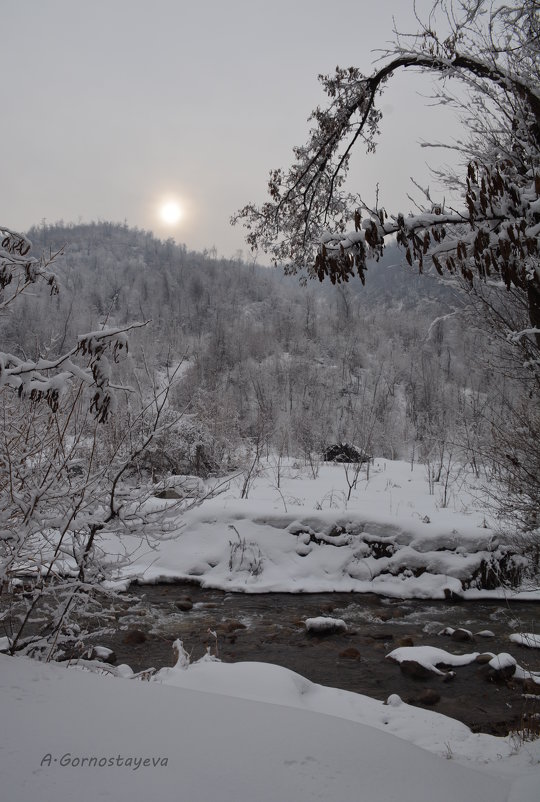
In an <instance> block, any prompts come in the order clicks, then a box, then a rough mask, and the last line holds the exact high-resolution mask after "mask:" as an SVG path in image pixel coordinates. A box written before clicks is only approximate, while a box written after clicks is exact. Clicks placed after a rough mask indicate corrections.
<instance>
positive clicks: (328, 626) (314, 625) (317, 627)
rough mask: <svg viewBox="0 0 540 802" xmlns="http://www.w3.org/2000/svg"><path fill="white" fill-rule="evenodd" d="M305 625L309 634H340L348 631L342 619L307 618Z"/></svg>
mask: <svg viewBox="0 0 540 802" xmlns="http://www.w3.org/2000/svg"><path fill="white" fill-rule="evenodd" d="M305 623H306V629H307V631H308V632H338V631H339V630H346V629H347V624H346V623H345V621H343V619H342V618H330V617H329V616H323V615H320V616H317V617H316V618H307V619H306V622H305Z"/></svg>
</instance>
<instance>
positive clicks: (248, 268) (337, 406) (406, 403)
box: [1, 223, 504, 473]
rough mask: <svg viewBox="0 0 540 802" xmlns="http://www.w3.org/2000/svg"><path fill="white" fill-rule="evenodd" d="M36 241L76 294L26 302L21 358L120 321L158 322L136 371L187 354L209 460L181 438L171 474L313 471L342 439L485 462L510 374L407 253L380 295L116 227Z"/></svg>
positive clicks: (407, 454) (194, 420)
mask: <svg viewBox="0 0 540 802" xmlns="http://www.w3.org/2000/svg"><path fill="white" fill-rule="evenodd" d="M29 237H30V239H31V240H32V243H33V253H35V254H39V252H46V253H49V252H55V251H57V250H59V249H61V248H63V250H64V256H63V257H62V258H61V259H59V260H57V262H56V263H55V269H56V270H57V272H58V278H59V283H60V287H61V291H60V293H59V295H57V296H54V297H52V298H51V297H50V296H49V295H48V294H47V292H46V291H42V292H41V294H39V295H34V296H32V297H30V296H28V295H25V296H24V297H23V298H21V301H20V304H19V307H18V309H17V313H16V314H14V315H11V316H9V317H5V318H4V319H3V320H2V322H1V326H2V338H3V341H4V343H5V346H6V347H7V348H8V349H9V350H11V351H12V352H14V353H19V354H21V355H23V356H27V357H28V358H35V357H36V356H38V355H41V356H49V357H50V356H51V355H53V354H55V353H59V352H61V351H62V349H63V348H65V346H66V344H69V343H71V342H73V341H74V339H76V336H77V334H78V333H81V332H85V331H92V330H94V329H96V328H99V327H100V325H102V324H104V323H106V324H107V325H108V326H116V325H124V324H126V323H129V322H133V321H139V322H143V321H150V322H149V324H148V326H146V327H145V328H144V329H143V330H142V331H141V332H140V333H139V334H138V335H137V336H135V337H132V340H133V350H132V356H133V358H134V360H135V363H136V364H137V365H140V364H141V362H142V359H143V353H144V358H145V359H146V362H147V364H148V365H151V366H152V367H153V368H154V369H156V370H158V371H159V370H161V371H164V370H165V369H166V368H167V366H171V365H175V364H177V363H178V362H179V361H181V360H182V359H183V360H184V364H183V365H182V378H181V381H180V382H179V384H178V386H177V388H176V393H175V397H174V403H175V405H176V406H177V407H178V408H179V409H185V410H186V416H185V418H184V421H185V425H186V426H188V428H189V429H190V432H191V434H190V437H189V438H188V439H189V441H190V446H189V449H191V453H192V455H193V453H195V451H196V452H197V454H198V458H197V459H196V460H195V461H194V460H193V459H191V461H190V459H187V464H186V460H183V459H182V454H181V451H182V448H188V446H187V445H186V444H185V443H184V445H183V446H181V447H180V446H178V447H176V446H175V444H174V443H173V442H172V440H169V442H168V443H167V444H163V443H162V444H161V446H160V447H161V448H162V449H164V451H165V452H167V455H168V456H167V459H165V461H164V464H163V465H161V466H159V465H158V466H154V467H157V468H158V469H159V468H160V467H161V470H167V469H168V470H173V471H174V470H180V469H183V470H186V469H187V468H189V469H190V470H191V471H193V472H197V471H198V472H202V473H204V472H209V471H212V470H218V469H219V468H220V467H224V466H229V465H232V464H238V463H239V462H241V461H242V459H249V455H250V454H251V453H252V452H253V453H255V454H257V453H263V451H268V449H272V450H273V451H274V452H276V453H277V454H282V455H283V454H288V455H294V456H298V457H303V458H304V459H306V460H308V461H311V462H312V461H314V460H315V461H316V460H317V459H319V458H320V455H321V454H322V452H323V451H324V448H325V447H326V446H327V445H328V444H331V443H333V442H339V441H349V442H353V443H355V444H356V445H357V446H359V447H360V448H362V449H364V450H365V451H366V452H368V453H370V454H374V455H377V456H384V457H388V458H406V459H409V458H412V459H421V460H426V459H428V460H430V461H435V462H437V461H439V462H440V461H441V460H442V459H443V458H444V456H443V455H444V454H445V453H446V458H448V453H449V451H450V452H452V453H453V455H454V459H455V458H456V456H457V453H458V451H459V453H460V456H461V457H462V458H463V457H464V458H465V459H466V460H472V461H473V462H474V463H476V462H477V461H478V459H479V456H478V453H476V454H475V455H474V454H473V447H477V446H478V444H479V443H482V442H483V441H484V440H485V439H486V438H487V437H488V434H489V418H490V414H489V412H488V406H489V405H490V404H500V403H501V402H502V398H503V395H504V388H501V380H500V377H499V378H497V382H496V384H497V392H496V393H495V390H494V381H493V377H492V376H491V372H490V367H489V361H487V362H486V361H484V364H483V365H482V366H480V365H479V364H478V363H477V362H476V361H475V359H474V354H475V353H477V352H478V351H479V350H480V349H479V346H480V340H479V334H478V332H475V331H473V330H469V329H467V328H466V327H464V326H463V322H462V320H461V317H460V306H461V300H460V299H459V298H458V297H457V296H456V295H455V293H454V291H453V290H450V289H448V288H447V287H445V286H444V285H440V284H438V283H437V281H436V280H435V279H434V278H433V277H431V276H419V275H417V273H415V271H414V270H413V269H412V268H410V267H408V266H407V265H406V264H403V263H402V253H401V252H400V251H399V249H398V248H397V247H391V248H388V249H387V251H386V253H385V255H384V259H383V260H381V262H379V263H375V262H373V263H371V264H370V265H369V270H368V280H367V283H366V286H365V287H362V285H361V284H360V281H359V280H358V279H357V280H353V281H351V282H350V283H349V284H345V285H341V286H331V285H328V286H327V285H326V284H325V285H324V286H323V285H320V284H319V283H318V282H308V284H307V285H306V286H300V284H299V283H298V281H297V280H296V279H294V278H290V277H285V276H283V275H282V273H281V271H277V270H273V269H270V268H264V267H260V266H257V265H254V264H246V263H243V262H241V261H239V260H237V261H231V260H224V259H220V258H217V257H216V255H215V254H214V253H204V254H201V253H196V252H192V251H189V250H188V249H187V248H186V247H185V246H184V245H176V244H175V243H174V242H173V241H167V242H162V241H160V240H158V239H156V238H155V237H154V236H153V235H152V234H150V233H148V232H144V231H140V230H133V229H129V228H128V227H127V226H122V225H116V224H111V223H95V224H91V225H70V226H63V225H55V226H45V225H44V226H41V227H36V228H34V229H32V230H31V231H30V232H29ZM482 347H483V346H482ZM501 390H502V391H503V392H502V393H501ZM173 439H174V438H173ZM195 441H196V443H197V448H195V450H194V446H193V444H194V442H195ZM189 449H188V450H189ZM481 450H482V449H480V451H481ZM203 453H204V457H203V456H202V455H203Z"/></svg>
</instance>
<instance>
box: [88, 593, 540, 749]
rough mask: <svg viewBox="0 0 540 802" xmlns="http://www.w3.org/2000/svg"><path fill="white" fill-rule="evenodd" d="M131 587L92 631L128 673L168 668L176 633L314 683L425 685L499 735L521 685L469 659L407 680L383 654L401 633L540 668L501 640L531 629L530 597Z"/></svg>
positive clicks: (384, 692)
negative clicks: (127, 597)
mask: <svg viewBox="0 0 540 802" xmlns="http://www.w3.org/2000/svg"><path fill="white" fill-rule="evenodd" d="M130 592H131V595H132V596H135V598H136V601H135V602H132V603H130V604H127V603H126V605H125V609H124V610H120V611H119V616H118V629H117V630H116V631H115V632H114V633H111V634H110V635H109V636H107V637H101V639H100V643H101V644H102V645H105V646H110V647H111V648H113V649H114V651H115V653H116V655H117V661H118V663H127V664H128V665H130V666H131V668H132V669H133V670H134V671H138V670H142V669H145V668H149V667H151V666H153V667H154V668H161V667H163V666H167V665H173V664H174V658H173V653H172V643H173V641H174V640H175V639H176V638H181V640H182V641H183V643H184V648H185V649H186V650H187V651H188V652H189V653H190V654H191V658H192V660H197V659H198V658H199V657H201V656H202V655H203V654H204V653H205V651H206V649H207V647H210V648H211V651H212V653H213V654H216V652H217V655H218V657H220V658H221V659H222V660H224V661H226V662H235V661H243V660H256V661H261V662H269V663H276V664H278V665H281V666H285V667H286V668H290V669H292V670H293V671H297V672H298V673H299V674H302V675H303V676H305V677H307V678H308V679H310V680H311V681H313V682H317V683H320V684H322V685H329V686H333V687H338V688H344V689H346V690H350V691H355V692H357V693H363V694H367V695H368V696H372V697H374V698H376V699H381V700H384V699H386V698H387V697H388V696H389V695H390V694H391V693H398V694H399V695H400V696H401V697H402V699H404V700H405V701H407V702H410V703H413V704H419V705H420V706H421V705H422V704H423V703H422V701H421V700H422V696H423V694H425V691H426V690H427V689H431V690H433V691H435V692H436V693H437V694H438V695H439V696H440V700H439V701H438V702H436V703H435V704H434V705H432V709H434V710H437V711H438V712H440V713H444V714H446V715H449V716H452V717H454V718H457V719H459V720H461V721H463V722H464V723H466V724H467V725H468V726H470V727H471V728H472V729H473V730H475V731H483V732H491V733H494V734H497V735H502V734H506V733H507V732H508V731H509V730H512V729H515V728H517V727H518V726H519V725H520V722H521V720H522V716H523V714H524V713H526V714H528V713H530V712H531V708H532V707H534V702H531V700H530V698H529V699H527V698H525V697H524V696H523V686H522V684H521V683H519V682H517V681H510V682H509V683H507V684H495V683H493V682H489V681H487V680H486V679H485V678H484V677H483V676H482V675H481V672H480V666H479V665H478V664H476V663H473V664H471V665H468V666H463V667H460V668H456V669H455V672H456V676H455V677H454V678H453V679H452V680H451V681H450V682H443V681H442V679H441V678H440V677H438V676H435V675H433V677H430V678H428V679H427V680H417V679H412V678H410V677H407V676H405V675H404V674H403V673H402V672H401V670H400V668H399V666H398V665H397V664H396V663H394V662H392V661H390V660H386V659H385V656H386V655H387V654H388V653H389V652H390V651H392V649H395V648H397V647H398V646H400V645H406V644H407V643H408V642H407V641H405V642H403V644H402V639H404V638H407V639H409V638H410V639H411V640H412V642H413V643H414V645H415V646H422V645H429V646H436V647H439V648H442V649H445V650H447V651H449V652H451V653H453V654H464V653H468V652H486V651H489V652H495V653H499V652H509V653H510V654H512V655H513V656H514V657H515V658H516V660H517V661H518V663H519V664H520V665H521V666H523V667H524V668H527V669H529V670H533V671H540V650H539V649H527V648H524V647H520V646H517V645H516V644H513V643H511V642H510V641H509V635H510V634H511V633H512V632H516V631H522V632H539V631H540V621H539V617H540V604H537V603H536V604H535V603H533V602H525V603H515V602H514V603H511V604H505V603H504V602H500V601H497V602H493V601H474V602H462V603H458V604H451V603H448V602H443V601H441V602H434V601H419V600H413V601H401V600H394V599H384V598H381V597H379V596H375V595H371V594H351V593H318V594H302V595H299V594H287V593H272V594H242V593H226V592H223V591H218V590H203V589H201V588H200V587H199V586H197V585H193V584H188V583H179V584H168V585H147V586H141V587H135V588H133V587H132V588H131V591H130ZM186 597H189V599H190V600H191V602H192V603H193V608H192V609H191V610H189V611H182V610H179V609H178V607H177V603H180V604H181V603H182V599H185V598H186ZM186 606H189V605H186ZM318 615H331V616H334V617H339V618H342V619H344V620H345V622H346V623H347V626H348V631H347V632H344V633H339V634H334V635H331V636H327V637H313V636H309V635H307V634H306V630H305V626H304V623H303V622H304V620H305V619H306V618H310V617H314V616H318ZM448 626H449V627H453V628H458V627H464V628H466V629H469V630H471V631H472V632H473V633H478V632H479V631H481V630H486V629H487V630H491V631H492V632H493V633H494V635H495V637H494V638H485V637H481V636H479V635H475V638H474V642H465V643H460V642H455V641H452V640H451V639H450V638H449V637H448V636H444V635H439V634H438V633H439V632H440V630H441V629H443V628H444V627H448ZM133 630H138V631H139V632H142V633H143V634H144V637H145V640H144V641H143V642H141V643H129V642H125V640H126V636H127V635H128V634H129V633H130V632H133ZM138 637H139V639H141V638H142V636H141V635H139V636H138ZM136 639H137V636H135V638H133V637H128V638H127V640H128V641H130V640H136ZM355 650H356V651H355Z"/></svg>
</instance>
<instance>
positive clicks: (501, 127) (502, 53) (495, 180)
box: [234, 0, 540, 358]
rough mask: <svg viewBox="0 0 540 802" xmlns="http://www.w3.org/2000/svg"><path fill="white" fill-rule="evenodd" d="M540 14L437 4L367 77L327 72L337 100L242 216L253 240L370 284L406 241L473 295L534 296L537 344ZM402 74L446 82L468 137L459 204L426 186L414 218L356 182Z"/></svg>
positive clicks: (530, 300) (532, 330)
mask: <svg viewBox="0 0 540 802" xmlns="http://www.w3.org/2000/svg"><path fill="white" fill-rule="evenodd" d="M539 8H540V6H539V3H538V0H525V2H523V3H519V4H514V3H510V4H507V3H503V2H488V0H437V2H436V3H435V4H434V7H433V10H432V13H431V14H430V16H429V19H428V21H427V22H425V23H423V24H422V23H420V22H419V26H420V27H419V29H418V31H417V32H416V33H414V34H413V35H400V34H397V35H396V40H395V44H394V46H393V47H392V49H390V50H388V51H386V52H385V53H384V56H383V58H382V64H381V66H379V67H378V68H377V69H376V70H375V71H374V72H373V73H371V74H370V75H364V74H362V72H361V71H360V70H359V69H358V68H356V67H351V68H348V69H340V68H338V69H337V70H336V73H335V75H325V76H321V77H320V80H321V82H322V85H323V88H324V90H325V92H326V94H327V95H328V97H329V103H328V105H327V106H326V107H325V108H317V109H316V110H315V111H314V112H313V113H312V115H311V118H310V119H311V121H312V123H313V126H312V129H311V131H310V134H309V138H308V141H307V142H306V144H305V145H302V146H300V147H296V148H295V149H294V155H295V161H294V163H293V165H292V166H291V167H290V168H289V169H288V170H281V169H278V170H273V171H272V172H271V173H270V181H269V194H270V200H269V201H268V202H266V203H264V204H263V205H262V206H261V207H258V206H255V205H253V204H249V205H248V206H246V207H245V208H244V209H242V210H241V211H240V212H239V213H238V214H237V215H236V217H235V218H234V220H235V221H241V222H242V223H243V224H244V225H245V226H246V227H247V230H248V235H247V240H248V242H249V244H250V245H251V246H252V247H253V248H257V249H262V250H263V251H265V252H266V253H268V254H269V255H270V256H271V257H272V259H273V261H274V262H275V263H276V264H283V265H285V269H286V270H287V271H288V272H292V273H295V272H297V271H299V270H304V269H305V270H307V273H308V275H309V276H311V277H318V278H319V279H320V280H321V281H322V280H323V279H324V278H325V277H329V278H330V280H331V281H332V282H333V283H336V282H337V283H339V282H343V281H347V280H348V279H349V278H350V277H351V276H352V275H354V274H358V275H359V276H360V278H361V279H362V282H363V281H364V272H365V267H366V259H368V258H369V257H373V256H375V257H378V256H380V254H381V253H382V251H383V248H384V247H385V242H386V241H387V240H388V239H389V238H390V237H392V236H396V237H397V240H398V242H399V243H401V244H402V245H403V247H404V248H405V251H406V257H407V260H408V261H409V263H411V264H412V263H413V262H415V263H416V264H417V265H418V266H419V268H420V270H422V267H423V264H424V261H425V260H426V257H429V259H430V260H431V262H432V263H433V265H434V266H435V268H436V270H437V271H438V272H439V273H441V274H445V275H446V276H459V277H461V278H462V279H463V281H464V282H465V283H466V284H468V285H469V286H474V285H475V284H482V283H483V284H496V285H499V284H502V285H503V286H505V287H506V288H507V289H511V288H515V289H517V290H519V291H520V292H521V293H523V294H525V296H526V303H527V310H528V316H529V324H528V326H527V329H526V331H524V330H522V331H520V332H515V335H516V336H518V337H520V338H521V339H522V340H523V341H524V342H523V344H524V345H526V343H527V342H532V341H536V345H537V346H538V345H540V154H539V146H540V90H539V83H540V82H539V78H540V66H539V65H540V59H539V51H540V44H539V42H540V22H539ZM403 70H404V71H413V72H422V73H429V74H432V75H434V76H435V77H437V78H439V79H440V81H441V83H440V85H439V88H438V89H436V96H437V98H438V100H439V101H440V102H444V103H451V104H452V105H454V106H455V107H457V109H458V112H459V113H460V114H461V117H462V120H463V123H464V130H465V131H466V132H467V134H466V136H465V138H464V139H463V141H461V142H458V143H457V144H456V145H455V147H456V148H457V149H458V150H459V151H461V154H462V156H463V162H464V166H463V173H462V174H461V175H457V176H446V177H445V178H446V179H447V180H448V182H449V183H450V184H451V185H452V187H453V188H454V189H456V188H457V189H458V190H460V191H461V194H462V200H463V203H462V204H461V206H460V207H459V208H457V209H453V208H451V209H447V208H445V206H444V204H443V203H439V202H437V200H436V199H432V197H431V196H430V193H429V191H427V190H426V191H424V194H425V203H424V204H423V206H422V208H421V210H420V211H419V212H418V213H415V214H408V215H405V214H403V213H401V212H400V211H399V210H395V211H394V212H392V213H390V212H387V210H386V209H385V208H383V207H380V208H375V209H374V208H368V207H367V206H366V205H365V204H364V203H363V202H362V199H361V196H360V195H359V194H357V192H355V191H351V190H350V189H349V188H348V186H347V184H346V179H347V173H348V168H349V161H350V156H351V152H352V150H353V148H354V147H355V146H357V145H364V146H365V147H367V150H368V151H374V150H375V148H376V141H377V135H378V132H379V129H380V127H381V125H382V124H383V116H382V112H381V110H380V108H379V106H378V100H379V98H380V96H381V95H382V94H383V93H384V90H385V87H386V86H387V85H388V83H389V82H390V81H391V80H392V78H393V77H394V76H395V75H396V73H398V72H399V71H403ZM453 86H458V87H459V88H458V94H454V93H453V91H452V87H453ZM433 113H436V111H435V110H434V112H433ZM360 189H361V188H360ZM530 335H533V336H532V337H531V336H530ZM534 335H536V336H534ZM532 357H534V358H537V357H538V354H537V353H534V354H532Z"/></svg>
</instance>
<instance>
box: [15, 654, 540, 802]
mask: <svg viewBox="0 0 540 802" xmlns="http://www.w3.org/2000/svg"><path fill="white" fill-rule="evenodd" d="M108 669H109V667H107V670H108ZM126 676H129V673H126ZM0 711H1V715H2V720H3V721H4V722H8V721H9V727H3V728H2V734H1V735H0V777H1V780H0V797H1V798H3V799H6V800H7V799H9V800H10V802H28V800H30V799H40V800H43V802H71V800H72V799H77V800H78V802H87V801H88V802H90V800H91V801H92V802H94V800H96V799H101V798H108V799H112V800H115V802H124V800H125V801H126V802H127V801H128V800H129V802H138V801H139V800H146V799H148V798H151V799H153V800H155V801H156V802H160V800H171V799H179V800H180V799H181V800H184V799H186V800H187V799H189V800H192V801H193V802H203V801H204V802H207V800H214V799H216V800H218V799H219V800H220V801H223V802H229V800H231V801H232V800H235V802H237V801H238V800H242V801H243V800H257V802H283V800H295V802H308V800H309V802H312V800H315V799H324V800H328V799H332V800H335V801H336V802H341V800H343V802H344V801H345V800H350V799H357V798H359V793H360V794H361V797H362V799H365V800H369V802H428V800H429V802H448V800H449V799H452V802H468V801H469V800H471V799H474V800H475V802H508V801H509V800H512V802H533V800H534V802H536V800H537V794H538V783H539V781H540V769H539V760H540V742H538V741H537V742H532V743H528V744H522V745H521V746H519V745H516V744H515V743H513V742H512V741H511V739H501V738H495V737H493V736H489V735H482V734H473V733H471V731H470V730H469V729H468V728H467V727H466V726H465V725H463V724H460V723H459V722H456V721H454V720H452V719H448V718H446V717H444V716H441V715H439V714H437V713H433V712H432V711H427V710H423V709H417V708H412V707H409V706H408V705H406V704H405V703H403V702H402V701H401V700H400V699H399V697H398V696H397V695H395V694H394V695H392V696H391V697H390V698H389V700H388V704H387V705H385V704H383V703H381V702H378V701H375V700H372V699H368V698H367V697H364V696H360V695H357V694H354V693H350V692H347V691H341V690H337V689H333V688H324V687H322V686H319V685H315V684H313V683H311V682H309V681H308V680H306V679H305V678H303V677H300V676H299V675H298V674H295V673H294V672H292V671H288V670H287V669H284V668H279V667H278V666H272V665H264V664H259V663H237V664H229V665H227V664H222V663H219V662H216V661H215V660H211V659H210V660H209V659H203V660H202V661H199V662H198V663H196V664H194V665H191V666H189V667H187V668H186V667H183V668H182V667H175V668H169V669H162V670H161V671H160V672H158V674H157V675H155V676H154V677H153V678H152V679H151V681H148V682H141V681H137V680H136V679H127V678H124V679H122V678H115V677H113V676H111V675H109V676H98V675H96V674H95V673H89V672H88V671H87V670H84V669H82V668H80V667H72V668H68V667H66V666H65V665H64V664H44V663H39V662H37V661H32V660H30V659H28V658H23V657H17V658H12V657H7V656H5V655H0ZM103 761H107V764H106V765H105V764H104V763H103ZM100 762H101V764H102V765H101V766H100V765H99V764H100Z"/></svg>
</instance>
